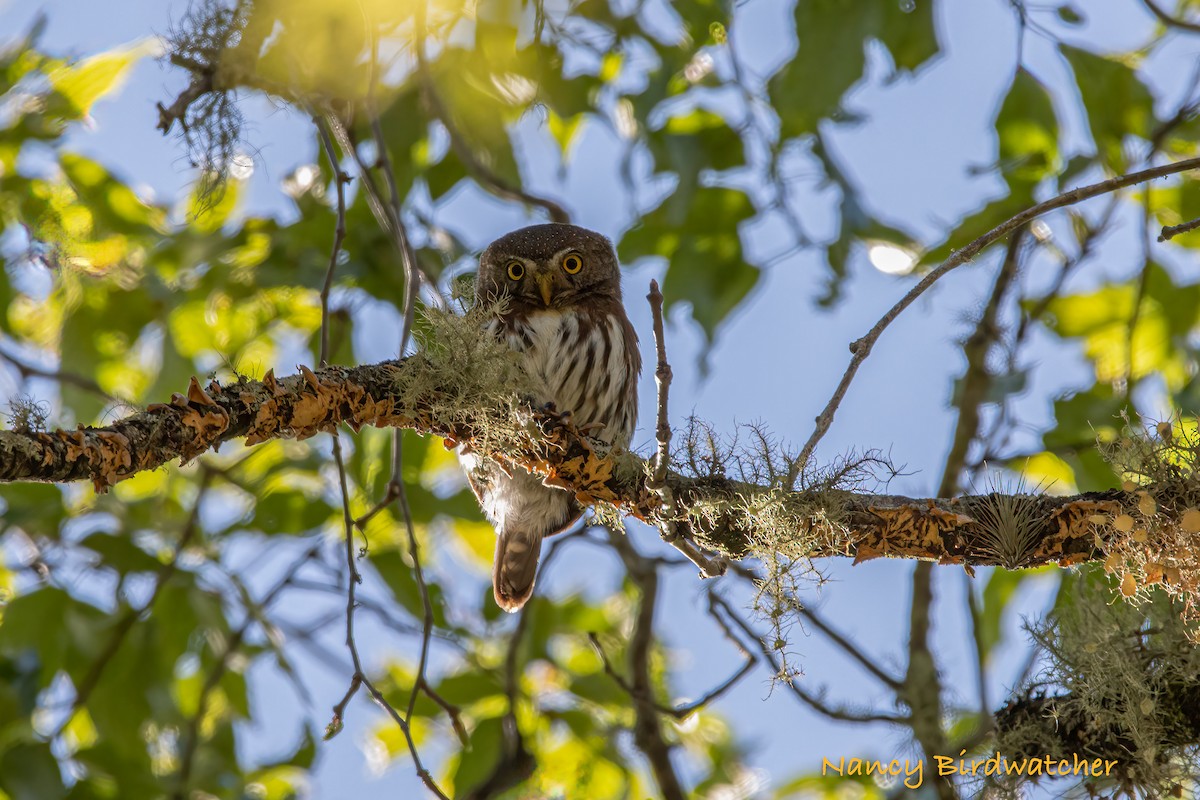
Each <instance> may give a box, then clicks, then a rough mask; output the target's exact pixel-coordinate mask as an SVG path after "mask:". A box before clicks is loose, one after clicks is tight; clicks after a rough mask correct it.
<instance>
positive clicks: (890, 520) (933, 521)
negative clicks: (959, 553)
mask: <svg viewBox="0 0 1200 800" xmlns="http://www.w3.org/2000/svg"><path fill="white" fill-rule="evenodd" d="M868 511H870V512H871V514H873V515H874V516H875V517H876V518H877V519H878V520H879V524H878V526H877V530H878V536H879V541H878V543H877V545H876V548H877V549H878V551H879V552H880V553H881V554H883V555H887V554H890V553H892V552H897V553H898V554H902V555H907V556H917V557H921V558H935V559H939V560H940V559H942V558H946V557H948V556H949V555H950V553H949V552H948V551H947V550H946V537H945V534H946V532H947V531H953V530H956V529H958V528H960V527H962V526H963V525H964V524H967V523H970V522H972V521H973V520H971V518H970V517H966V516H964V515H962V514H956V513H954V512H952V511H946V510H944V509H941V508H938V507H937V506H935V505H933V504H932V503H929V504H927V505H926V506H924V507H922V506H918V505H903V506H895V507H890V508H880V507H877V506H871V507H869V508H868ZM900 542H903V543H904V544H905V547H904V548H903V549H902V550H901V549H899V548H897V547H895V546H894V543H900ZM862 549H863V545H860V546H859V552H860V554H861V552H862Z"/></svg>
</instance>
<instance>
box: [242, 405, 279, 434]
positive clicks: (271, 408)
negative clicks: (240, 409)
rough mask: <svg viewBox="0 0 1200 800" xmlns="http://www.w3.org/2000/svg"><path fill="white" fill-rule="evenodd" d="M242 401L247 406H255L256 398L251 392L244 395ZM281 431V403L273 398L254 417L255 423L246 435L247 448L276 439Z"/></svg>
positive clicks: (259, 408) (261, 406)
mask: <svg viewBox="0 0 1200 800" xmlns="http://www.w3.org/2000/svg"><path fill="white" fill-rule="evenodd" d="M241 400H242V402H243V403H244V404H246V405H247V406H253V405H254V400H255V398H254V396H253V395H252V394H250V393H249V392H244V393H243V394H242V397H241ZM278 430H279V403H278V402H277V401H276V400H275V398H273V397H271V398H268V399H266V400H264V401H263V402H262V404H261V405H259V407H258V411H257V412H256V413H255V415H254V423H253V424H252V425H251V426H250V430H249V431H248V432H247V433H246V446H247V447H250V446H253V445H256V444H259V443H261V442H265V441H267V440H268V439H273V438H275V434H276V431H278Z"/></svg>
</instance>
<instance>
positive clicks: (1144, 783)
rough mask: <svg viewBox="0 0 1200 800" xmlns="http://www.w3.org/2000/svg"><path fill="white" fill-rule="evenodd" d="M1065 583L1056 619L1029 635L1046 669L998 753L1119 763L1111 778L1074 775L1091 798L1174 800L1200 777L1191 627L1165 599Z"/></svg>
mask: <svg viewBox="0 0 1200 800" xmlns="http://www.w3.org/2000/svg"><path fill="white" fill-rule="evenodd" d="M1068 580H1069V581H1070V583H1069V584H1067V585H1066V586H1065V587H1064V590H1063V594H1062V595H1061V596H1060V601H1059V604H1058V607H1057V608H1056V610H1055V611H1054V613H1053V614H1052V615H1050V617H1049V618H1048V619H1047V620H1046V621H1044V622H1042V623H1040V624H1039V625H1037V626H1035V627H1032V628H1031V629H1030V634H1031V636H1032V637H1033V639H1034V640H1035V642H1036V643H1037V644H1038V645H1040V647H1041V648H1042V650H1043V651H1044V653H1045V662H1044V663H1045V666H1044V668H1043V670H1042V672H1041V673H1040V674H1039V675H1038V676H1037V678H1036V679H1035V680H1034V681H1032V682H1030V683H1029V684H1027V685H1026V686H1025V687H1023V689H1022V691H1021V692H1020V693H1018V694H1017V695H1016V696H1014V698H1013V699H1012V700H1010V701H1009V703H1008V704H1007V705H1006V706H1005V707H1004V708H1003V709H1001V710H1000V711H999V712H998V713H997V715H996V729H997V731H998V734H997V736H996V740H995V742H994V744H993V747H994V748H996V749H998V750H999V752H1000V753H1001V754H1003V755H1004V756H1005V758H1007V759H1008V760H1009V761H1010V762H1011V761H1012V760H1014V759H1021V758H1043V757H1046V756H1049V757H1050V758H1051V760H1052V761H1057V760H1059V759H1067V760H1068V762H1071V763H1075V762H1074V759H1075V758H1076V756H1077V757H1078V759H1081V760H1085V761H1091V760H1093V759H1096V758H1099V759H1102V760H1105V761H1110V762H1113V763H1112V767H1111V768H1110V769H1108V770H1106V772H1107V774H1101V775H1099V776H1096V775H1090V776H1083V775H1078V777H1080V778H1081V780H1082V781H1083V784H1084V786H1085V788H1087V789H1088V790H1089V791H1090V792H1092V793H1093V794H1094V793H1096V792H1098V791H1099V790H1104V789H1107V790H1114V789H1119V790H1123V791H1125V792H1126V793H1129V794H1130V795H1131V796H1132V795H1134V794H1136V793H1140V794H1146V795H1148V796H1156V795H1161V796H1169V795H1170V794H1171V793H1172V792H1174V791H1178V789H1179V788H1181V787H1182V786H1183V785H1185V784H1187V783H1188V782H1189V781H1191V780H1194V778H1195V776H1196V775H1197V774H1200V747H1198V746H1197V744H1196V743H1197V741H1198V740H1200V648H1196V647H1194V646H1193V644H1192V639H1193V637H1194V633H1195V631H1194V626H1193V625H1189V624H1188V623H1186V622H1184V621H1183V619H1182V618H1181V615H1180V608H1179V602H1178V601H1175V600H1173V599H1172V598H1170V597H1167V596H1166V595H1165V594H1163V593H1158V594H1157V595H1156V596H1155V597H1154V598H1153V599H1151V600H1148V601H1147V602H1146V603H1144V604H1142V605H1141V606H1139V607H1134V606H1132V605H1130V604H1127V603H1113V602H1111V596H1112V588H1113V587H1112V585H1111V581H1110V580H1105V579H1104V576H1103V573H1102V572H1101V571H1100V570H1095V569H1092V570H1088V571H1085V572H1084V573H1083V574H1081V575H1078V576H1075V577H1073V578H1070V579H1068ZM1007 788H1015V787H1013V786H1009V787H1007ZM1176 796H1178V795H1176Z"/></svg>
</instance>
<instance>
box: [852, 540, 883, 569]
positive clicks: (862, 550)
mask: <svg viewBox="0 0 1200 800" xmlns="http://www.w3.org/2000/svg"><path fill="white" fill-rule="evenodd" d="M884 555H887V553H885V552H884V551H883V550H879V549H877V548H875V547H872V546H871V545H869V544H860V545H859V546H858V548H857V549H856V550H855V553H854V564H855V565H856V566H857V565H858V564H861V563H862V562H864V561H870V560H871V559H874V558H880V557H881V556H884Z"/></svg>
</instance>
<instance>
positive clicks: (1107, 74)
mask: <svg viewBox="0 0 1200 800" xmlns="http://www.w3.org/2000/svg"><path fill="white" fill-rule="evenodd" d="M1061 48H1062V52H1063V55H1064V56H1066V57H1067V61H1068V62H1070V64H1071V69H1072V70H1073V71H1074V72H1075V82H1076V83H1077V84H1078V86H1079V93H1080V95H1081V96H1082V97H1083V105H1084V108H1086V109H1087V115H1088V123H1089V124H1090V125H1091V129H1092V138H1093V139H1094V140H1095V142H1096V151H1097V152H1098V153H1099V154H1100V157H1101V159H1102V160H1103V161H1104V163H1105V165H1106V166H1107V167H1109V169H1111V170H1113V171H1114V172H1118V173H1120V172H1125V171H1126V168H1127V167H1128V160H1127V159H1126V158H1125V153H1124V144H1125V139H1126V137H1128V136H1138V137H1141V138H1143V139H1146V138H1148V137H1149V135H1150V131H1151V129H1152V127H1153V125H1154V97H1153V95H1151V94H1150V90H1149V89H1148V88H1146V85H1145V84H1144V83H1142V81H1141V79H1140V78H1138V76H1137V73H1136V72H1135V71H1134V69H1133V66H1131V65H1130V64H1128V63H1126V62H1125V61H1122V60H1119V59H1118V58H1116V57H1105V56H1098V55H1096V54H1095V53H1091V52H1088V51H1087V50H1081V49H1079V48H1077V47H1072V46H1070V45H1067V44H1064V45H1061Z"/></svg>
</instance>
